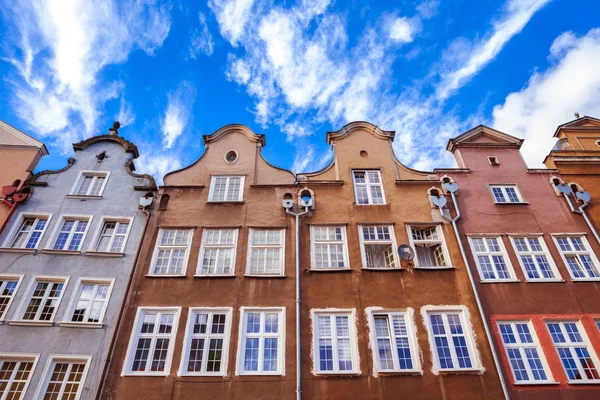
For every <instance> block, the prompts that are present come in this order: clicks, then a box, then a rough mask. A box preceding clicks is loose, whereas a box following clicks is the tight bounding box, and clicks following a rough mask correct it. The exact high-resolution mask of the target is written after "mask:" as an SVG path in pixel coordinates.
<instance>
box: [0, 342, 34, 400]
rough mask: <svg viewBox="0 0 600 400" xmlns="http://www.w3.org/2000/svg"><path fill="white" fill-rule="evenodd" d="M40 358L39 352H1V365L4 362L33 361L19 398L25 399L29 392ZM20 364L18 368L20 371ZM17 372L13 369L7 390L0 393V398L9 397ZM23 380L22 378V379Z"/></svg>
mask: <svg viewBox="0 0 600 400" xmlns="http://www.w3.org/2000/svg"><path fill="white" fill-rule="evenodd" d="M39 359H40V355H39V354H25V353H0V367H1V366H2V364H3V363H4V362H16V363H19V366H20V363H32V364H33V365H32V366H31V370H30V371H29V377H28V378H27V380H26V381H25V385H24V386H23V389H22V391H21V395H20V396H19V397H18V398H17V399H18V400H23V398H24V397H25V394H26V393H27V389H28V388H29V384H30V383H31V378H32V376H33V374H34V373H35V368H36V367H37V363H38V361H39ZM19 366H18V367H17V368H16V371H18V368H19ZM15 377H16V373H15V372H14V371H13V373H11V376H10V377H9V378H8V383H7V384H6V388H5V389H6V392H5V393H4V394H2V393H0V400H6V398H7V397H8V393H9V390H10V387H11V385H12V383H13V382H14V381H15ZM20 381H21V382H22V381H23V380H22V379H21V380H20Z"/></svg>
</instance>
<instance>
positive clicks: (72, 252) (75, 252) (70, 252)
mask: <svg viewBox="0 0 600 400" xmlns="http://www.w3.org/2000/svg"><path fill="white" fill-rule="evenodd" d="M40 253H44V254H63V255H71V256H78V255H81V251H79V250H55V249H43V250H42V251H41V252H40Z"/></svg>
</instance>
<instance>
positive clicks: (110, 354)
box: [95, 208, 150, 400]
mask: <svg viewBox="0 0 600 400" xmlns="http://www.w3.org/2000/svg"><path fill="white" fill-rule="evenodd" d="M142 212H143V213H144V214H145V215H146V223H145V224H144V230H143V231H142V237H141V238H140V244H139V245H138V248H137V251H136V253H135V259H134V260H133V267H132V268H131V273H130V274H129V280H128V281H127V287H126V288H125V299H123V303H121V309H120V310H119V316H118V318H117V323H116V327H115V332H114V334H113V336H112V338H111V340H110V346H109V348H108V358H107V359H106V362H105V363H104V367H103V368H102V376H101V377H100V390H98V391H96V396H95V399H96V400H100V399H101V398H102V393H103V392H104V386H105V384H106V375H108V368H109V366H110V362H111V361H112V358H113V356H114V353H115V347H116V343H117V337H118V336H119V332H120V331H121V324H122V322H123V315H124V314H125V308H126V307H127V304H128V303H129V300H130V297H131V296H130V290H131V284H132V283H133V274H134V273H135V271H136V270H137V264H138V261H139V258H140V253H141V252H142V245H143V244H144V239H145V237H146V232H147V231H148V223H149V222H150V211H148V210H146V209H145V208H142Z"/></svg>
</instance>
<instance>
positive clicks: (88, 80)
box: [0, 0, 170, 151]
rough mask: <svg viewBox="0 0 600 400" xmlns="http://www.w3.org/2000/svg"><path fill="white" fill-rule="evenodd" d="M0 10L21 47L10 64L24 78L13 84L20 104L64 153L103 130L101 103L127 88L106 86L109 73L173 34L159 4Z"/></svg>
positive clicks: (41, 2)
mask: <svg viewBox="0 0 600 400" xmlns="http://www.w3.org/2000/svg"><path fill="white" fill-rule="evenodd" d="M0 7H2V11H3V14H4V17H5V19H6V20H7V21H9V22H10V25H9V33H8V35H7V39H8V40H9V41H10V42H11V45H12V46H13V47H14V48H15V50H14V52H13V53H12V54H8V55H7V56H6V57H5V58H4V59H5V60H7V61H8V62H10V63H11V64H13V65H14V66H15V67H16V69H17V71H18V72H19V74H20V77H19V78H16V79H12V80H11V81H10V82H11V84H12V85H13V90H14V104H13V106H14V107H15V110H16V111H17V113H18V115H19V117H20V118H21V119H23V121H24V122H25V123H27V124H29V125H30V127H31V128H32V130H33V131H34V132H35V133H38V134H39V135H41V136H45V137H50V138H53V139H55V141H56V144H57V145H59V146H62V148H63V149H65V151H69V147H70V146H69V144H70V143H71V141H75V140H80V139H82V138H83V137H85V136H89V135H91V134H96V133H98V132H97V131H96V129H97V123H98V119H99V118H100V116H101V114H102V113H101V108H102V106H103V105H104V104H105V103H106V102H107V101H108V100H110V99H114V98H117V97H118V92H119V91H120V90H121V89H122V84H121V83H119V82H101V72H102V69H103V68H104V67H105V66H107V65H110V64H118V63H122V62H124V61H126V60H127V57H128V55H129V53H131V52H132V51H133V50H135V49H138V48H139V49H142V50H143V51H145V52H146V53H148V54H150V55H151V54H153V53H154V51H155V50H156V49H157V48H158V47H160V46H161V45H162V43H163V41H164V40H165V38H166V37H167V35H168V33H169V29H170V17H169V10H168V8H167V7H166V6H161V5H159V4H157V3H155V2H152V1H147V2H141V1H133V0H130V1H126V2H124V3H119V4H117V3H116V2H114V1H106V0H87V1H86V0H68V1H62V0H31V1H28V2H24V1H13V0H10V1H8V2H6V3H4V5H3V6H0Z"/></svg>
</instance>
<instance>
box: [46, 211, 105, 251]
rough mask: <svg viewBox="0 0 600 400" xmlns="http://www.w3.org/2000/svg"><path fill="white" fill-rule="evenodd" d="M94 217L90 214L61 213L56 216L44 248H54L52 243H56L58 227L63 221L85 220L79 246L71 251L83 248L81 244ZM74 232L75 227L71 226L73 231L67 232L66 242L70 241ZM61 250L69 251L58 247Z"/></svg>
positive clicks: (59, 227)
mask: <svg viewBox="0 0 600 400" xmlns="http://www.w3.org/2000/svg"><path fill="white" fill-rule="evenodd" d="M93 219H94V216H93V215H91V214H86V215H83V214H61V215H60V216H59V217H58V222H57V223H56V224H54V229H53V230H52V235H50V238H49V240H48V241H47V242H46V246H45V247H44V249H46V250H54V245H55V244H56V240H57V239H58V235H59V233H60V229H61V227H62V225H63V222H64V221H66V220H69V221H71V220H78V221H81V220H87V221H88V223H87V226H86V228H85V231H84V232H83V238H81V243H80V244H79V248H78V249H77V250H73V251H81V250H82V249H83V245H84V242H85V239H86V238H87V234H88V232H89V231H90V226H91V225H92V220H93ZM74 233H75V228H73V231H72V232H71V233H70V234H69V239H67V244H68V243H69V242H70V241H71V239H72V238H73V234H74ZM60 250H62V251H70V250H68V249H60Z"/></svg>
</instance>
